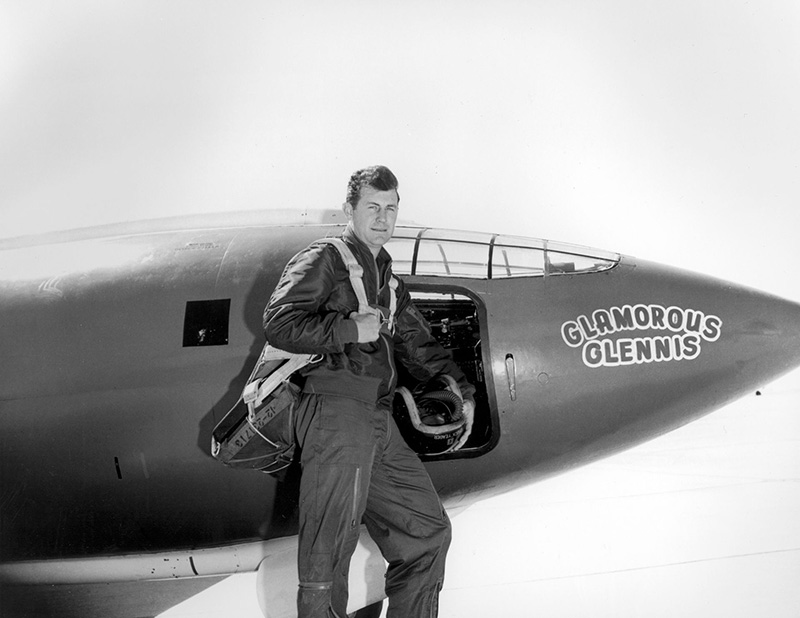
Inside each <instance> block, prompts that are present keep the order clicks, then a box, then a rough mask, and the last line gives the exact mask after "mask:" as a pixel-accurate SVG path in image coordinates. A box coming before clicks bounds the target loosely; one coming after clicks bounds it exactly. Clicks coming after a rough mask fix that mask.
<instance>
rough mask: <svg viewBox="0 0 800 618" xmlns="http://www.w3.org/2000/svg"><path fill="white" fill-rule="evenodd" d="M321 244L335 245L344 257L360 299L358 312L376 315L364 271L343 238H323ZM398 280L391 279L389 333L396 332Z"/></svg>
mask: <svg viewBox="0 0 800 618" xmlns="http://www.w3.org/2000/svg"><path fill="white" fill-rule="evenodd" d="M319 242H324V243H327V244H329V245H333V246H334V247H336V249H338V251H339V255H340V256H342V261H343V262H344V265H345V266H347V271H348V272H349V273H350V284H351V285H352V286H353V291H355V293H356V298H358V312H359V313H375V310H374V309H372V307H370V305H369V301H368V300H367V292H366V290H365V289H364V279H363V278H364V269H363V268H362V266H361V264H359V263H358V260H356V256H354V255H353V252H352V251H351V250H350V247H348V246H347V243H346V242H345V241H344V240H342V239H341V238H322V239H320V241H319ZM397 286H398V281H397V278H396V277H395V276H394V275H392V276H391V277H390V279H389V331H390V332H393V331H394V318H395V313H396V312H397Z"/></svg>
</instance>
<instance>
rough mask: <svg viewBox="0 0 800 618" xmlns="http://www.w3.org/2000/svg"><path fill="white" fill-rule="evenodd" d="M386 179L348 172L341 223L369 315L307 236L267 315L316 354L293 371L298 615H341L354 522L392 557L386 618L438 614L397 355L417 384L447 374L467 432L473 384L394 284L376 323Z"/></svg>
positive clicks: (443, 542) (327, 252) (430, 503)
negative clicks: (297, 379)
mask: <svg viewBox="0 0 800 618" xmlns="http://www.w3.org/2000/svg"><path fill="white" fill-rule="evenodd" d="M397 186H398V185H397V179H396V178H395V176H394V174H392V172H391V171H390V170H389V169H388V168H386V167H383V166H375V167H370V168H365V169H363V170H359V171H357V172H355V173H354V174H353V175H352V177H351V178H350V182H349V184H348V195H347V201H346V202H345V203H344V205H343V209H344V212H345V215H346V216H347V218H348V225H347V228H346V229H345V231H344V233H343V235H342V238H343V239H344V241H345V242H346V243H347V244H348V246H349V247H350V249H351V250H352V252H353V254H354V255H355V257H356V260H357V261H358V262H359V264H360V265H361V266H362V267H363V268H364V275H363V282H364V286H365V290H366V293H367V298H368V300H369V302H370V303H371V304H373V307H372V308H371V309H370V310H369V311H367V312H364V313H358V311H357V309H358V300H357V297H356V294H355V292H354V291H353V287H352V285H351V283H350V279H349V273H348V270H347V268H346V266H345V264H344V263H343V261H342V259H341V257H340V256H339V254H338V252H337V249H336V248H335V247H333V246H331V245H330V244H326V243H312V244H311V245H310V246H309V247H308V248H307V249H305V250H303V251H301V252H300V253H298V254H297V255H296V256H295V257H294V258H292V260H291V261H290V262H289V263H288V264H287V266H286V269H285V271H284V273H283V275H282V277H281V279H280V281H279V283H278V285H277V287H276V288H275V291H274V292H273V294H272V297H271V299H270V301H269V304H268V305H267V308H266V310H265V312H264V330H265V333H266V335H267V340H268V341H269V342H270V343H271V344H272V345H273V346H275V347H277V348H281V349H283V350H286V351H288V352H295V353H315V354H323V355H324V358H323V360H322V361H320V362H319V363H316V364H313V365H310V366H309V367H307V368H306V369H305V370H304V371H303V372H302V373H303V375H304V377H305V382H304V388H303V393H304V394H303V398H302V400H301V403H300V406H299V409H298V415H297V424H296V432H297V439H298V444H299V445H300V448H301V456H300V460H301V461H300V462H301V466H302V477H301V481H300V531H299V543H300V546H299V555H298V572H299V578H300V587H299V590H298V595H297V607H298V616H299V618H322V617H326V618H330V617H338V618H344V617H345V616H346V606H347V575H348V570H349V566H350V557H351V556H352V553H353V551H354V550H355V547H356V544H357V541H358V535H359V525H360V523H361V521H362V518H363V520H364V521H365V523H366V525H367V529H368V531H369V533H370V535H371V536H372V538H373V539H374V540H375V542H376V544H377V545H378V547H380V549H381V552H382V553H383V556H384V558H385V559H386V560H387V562H388V563H389V568H388V570H387V573H386V594H387V596H388V598H389V608H388V616H390V617H393V618H414V617H415V616H420V617H422V616H424V617H425V618H428V617H431V616H433V617H435V616H436V615H437V613H438V598H439V590H440V589H441V586H442V581H443V578H444V565H445V557H446V554H447V549H448V547H449V545H450V522H449V520H448V518H447V514H446V513H445V511H444V509H443V507H442V505H441V502H440V501H439V498H438V496H437V494H436V491H435V489H434V488H433V485H432V484H431V481H430V478H429V477H428V474H427V472H426V470H425V468H424V467H423V466H422V464H421V462H420V460H419V458H418V457H417V455H416V454H415V453H414V452H413V451H412V450H411V449H410V448H409V447H408V446H407V445H406V444H405V442H404V441H403V438H402V437H401V435H400V433H399V431H398V429H397V426H396V425H395V423H394V419H393V418H392V412H391V410H392V400H393V397H394V389H395V386H396V380H397V370H396V362H398V361H399V362H400V363H402V364H403V366H404V367H405V368H406V369H407V370H408V372H409V373H410V374H411V375H412V376H413V377H414V378H416V379H418V380H423V381H424V380H427V379H431V378H432V377H434V376H437V375H441V374H449V375H451V376H452V377H454V378H455V379H456V380H457V381H458V383H459V386H460V387H461V390H462V395H463V396H464V399H465V406H464V408H465V416H466V417H467V419H468V425H469V426H471V419H472V414H473V410H474V403H473V402H472V396H473V394H474V388H473V387H472V386H471V385H470V384H469V383H468V382H467V381H466V378H465V377H464V374H463V373H462V372H461V370H460V369H459V368H458V367H457V365H455V363H454V362H453V361H452V359H451V357H450V356H449V354H448V353H447V351H446V350H444V349H443V348H442V347H441V346H440V345H439V344H438V343H437V342H436V340H435V339H434V338H433V337H432V336H431V333H430V329H429V327H428V325H427V324H426V323H425V320H424V318H423V317H422V316H421V315H420V313H419V312H418V311H417V310H416V309H415V308H414V307H413V305H412V304H411V299H410V296H409V294H408V291H407V290H406V288H405V286H404V285H403V283H402V281H400V282H399V284H398V287H397V290H396V313H395V320H394V325H393V330H390V328H391V327H390V325H389V324H388V323H387V320H386V317H387V315H388V313H389V307H390V304H391V303H390V298H391V290H390V287H391V286H390V280H391V279H392V274H391V258H390V257H389V254H388V253H387V252H386V250H385V249H384V248H383V245H384V244H385V243H386V242H387V241H388V240H389V239H390V238H391V237H392V234H393V232H394V226H395V221H396V218H397V210H398V204H399V200H400V198H399V195H398V191H397ZM464 441H465V438H462V440H461V442H460V444H459V445H462V444H463V443H464Z"/></svg>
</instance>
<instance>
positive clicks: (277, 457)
mask: <svg viewBox="0 0 800 618" xmlns="http://www.w3.org/2000/svg"><path fill="white" fill-rule="evenodd" d="M319 242H325V243H329V244H332V245H333V246H334V247H336V248H337V250H338V251H339V255H340V256H341V258H342V261H343V262H344V264H345V266H347V270H348V273H349V275H350V283H351V285H352V286H353V290H354V292H355V294H356V297H357V298H358V311H359V313H365V312H373V313H374V312H375V311H376V310H375V309H372V308H371V307H370V306H369V303H368V302H367V294H366V291H365V289H364V281H363V279H362V278H363V275H364V269H363V268H362V267H361V265H360V264H359V263H358V261H357V260H356V258H355V256H354V255H353V253H352V252H351V251H350V248H349V247H348V246H347V245H346V244H345V242H344V241H343V240H342V239H341V238H324V239H321V240H320V241H319ZM389 285H390V292H391V295H390V306H389V318H388V322H389V329H390V331H391V330H392V329H393V328H394V314H395V311H396V309H397V294H396V290H397V285H398V284H397V280H396V279H395V277H394V276H392V278H391V279H390V281H389ZM321 359H322V356H321V355H319V354H291V353H289V352H285V351H283V350H279V349H278V348H276V347H274V346H271V345H270V344H269V343H267V344H266V345H265V346H264V349H263V350H262V352H261V354H260V355H259V357H258V361H257V362H256V365H255V367H254V368H253V371H252V373H251V374H250V377H249V378H248V380H247V383H246V384H245V387H244V390H243V391H242V395H241V396H240V397H239V400H238V401H237V402H236V404H235V405H234V406H233V408H231V410H230V411H229V412H228V413H227V414H226V415H225V416H224V417H223V418H222V420H221V421H220V422H219V423H218V424H217V425H216V427H214V430H213V432H212V436H211V454H212V455H213V456H214V458H216V459H217V460H218V461H220V462H222V463H224V464H225V465H228V466H231V467H233V468H246V469H252V470H261V471H263V472H267V473H269V474H273V473H276V472H279V471H280V470H283V469H284V468H286V467H287V466H289V464H291V463H292V461H293V459H294V454H295V450H296V441H295V434H294V421H295V412H296V409H297V405H298V404H299V402H300V387H299V386H298V385H297V384H296V383H295V382H293V381H292V376H293V375H294V374H295V373H296V372H297V371H298V370H299V369H302V368H303V367H305V366H306V365H308V364H309V363H312V362H316V361H318V360H321Z"/></svg>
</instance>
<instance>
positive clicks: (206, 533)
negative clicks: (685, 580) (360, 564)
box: [0, 225, 800, 564]
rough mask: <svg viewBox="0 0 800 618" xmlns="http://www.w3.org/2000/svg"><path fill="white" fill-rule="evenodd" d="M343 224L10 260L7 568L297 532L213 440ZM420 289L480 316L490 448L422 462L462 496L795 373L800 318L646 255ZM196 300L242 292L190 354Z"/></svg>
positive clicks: (4, 371)
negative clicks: (268, 324)
mask: <svg viewBox="0 0 800 618" xmlns="http://www.w3.org/2000/svg"><path fill="white" fill-rule="evenodd" d="M340 231H341V229H340V228H337V227H333V228H332V227H329V226H315V225H304V226H244V227H236V226H231V227H221V228H217V229H183V230H171V231H163V232H158V231H152V232H146V233H145V232H140V233H131V234H117V235H114V236H109V237H105V238H95V239H92V238H85V239H83V240H79V241H75V242H58V243H51V244H47V245H36V244H30V245H25V244H24V243H23V244H21V245H18V246H13V245H7V246H6V248H4V249H2V251H1V252H0V253H2V252H5V262H4V263H5V270H3V271H2V279H0V341H2V350H3V353H2V355H0V464H1V465H2V468H0V474H1V475H2V476H1V477H0V479H1V480H2V482H1V483H0V562H2V563H5V564H10V563H15V562H17V561H40V560H53V559H67V558H87V557H92V556H98V555H118V554H141V553H147V552H164V551H169V550H173V549H179V548H202V547H213V546H221V545H226V544H233V543H240V542H245V541H248V540H253V539H269V538H275V537H280V536H286V535H289V534H293V533H294V529H295V528H294V526H295V521H294V517H293V514H294V506H295V505H294V495H293V491H294V489H295V488H294V481H293V480H292V479H291V478H288V479H285V480H283V481H281V482H279V481H278V480H276V479H275V478H274V477H272V476H269V475H265V474H262V473H259V472H255V471H242V470H234V469H230V468H226V467H224V466H222V465H220V464H219V463H218V462H217V461H215V460H214V459H213V458H212V457H211V455H210V453H209V450H210V448H209V447H210V433H211V429H212V428H213V426H214V425H215V424H216V422H217V421H219V419H220V418H221V416H222V415H224V414H225V412H227V410H228V409H229V408H230V407H231V406H232V405H233V404H234V403H235V401H236V400H237V398H238V396H239V394H240V392H241V388H242V386H243V384H244V381H245V379H246V378H247V375H248V374H249V371H250V369H251V367H252V364H253V362H254V360H255V357H256V356H257V354H258V353H259V351H260V349H261V347H262V345H263V341H264V339H263V333H262V327H261V319H262V312H263V309H264V306H265V304H266V302H267V300H268V299H269V296H270V294H271V292H272V290H273V288H274V286H275V284H276V283H277V280H278V277H279V276H280V274H281V271H282V269H283V267H284V265H285V264H286V262H287V261H288V259H289V258H290V257H291V256H292V255H293V254H295V253H296V252H297V251H299V250H300V249H302V248H303V247H305V246H306V245H307V244H309V243H310V242H311V241H313V240H314V239H316V238H320V237H322V236H325V235H333V234H337V233H339V232H340ZM405 280H406V282H407V284H408V286H409V288H410V289H412V290H414V291H422V292H424V291H431V290H442V289H444V290H447V291H452V292H457V293H459V294H461V295H463V296H466V297H468V298H470V299H472V300H473V302H474V303H475V306H476V307H477V310H478V313H479V314H480V341H481V356H482V364H483V371H484V378H485V386H486V396H487V401H486V403H485V404H484V405H485V407H487V409H486V410H484V411H483V413H484V414H486V415H488V416H487V418H489V419H490V422H491V438H490V439H489V440H488V441H487V442H486V444H484V445H483V446H482V448H480V449H472V451H470V450H469V449H468V450H466V451H464V452H463V453H461V454H454V455H448V456H446V457H444V458H441V459H439V460H436V461H429V462H427V464H426V465H427V466H428V469H429V472H430V474H431V476H432V479H433V481H434V483H435V485H436V487H437V489H438V490H439V492H440V494H441V496H442V497H443V499H444V501H445V503H446V504H448V503H450V504H456V503H461V504H465V503H469V502H470V501H472V500H475V499H478V498H481V497H485V496H488V495H491V494H492V493H498V492H501V491H506V490H509V489H512V488H514V487H519V486H521V485H523V484H527V483H530V482H533V481H535V480H537V479H539V478H543V477H545V476H547V475H551V474H554V473H557V472H560V471H563V470H565V469H568V468H570V467H574V466H577V465H580V464H582V463H586V462H588V461H591V460H593V459H596V458H599V457H602V456H605V455H607V454H610V453H612V452H615V451H618V450H621V449H624V448H627V447H630V446H632V445H635V444H638V443H640V442H642V441H644V440H647V439H649V438H651V437H654V436H656V435H658V434H661V433H663V432H665V431H668V430H670V429H673V428H675V427H678V426H680V425H682V424H685V423H687V422H689V421H691V420H693V419H694V418H697V417H698V416H700V415H702V414H705V413H707V412H709V411H712V410H714V409H716V408H718V407H720V406H722V405H723V404H725V403H727V402H728V401H731V400H732V399H735V398H736V397H738V396H741V395H742V394H744V393H746V392H751V391H752V390H754V389H755V388H757V387H759V386H761V385H762V384H764V383H765V382H767V381H769V380H771V379H773V378H775V377H777V376H779V375H781V374H783V373H785V372H787V371H789V370H790V369H792V368H793V367H795V366H796V365H797V364H798V363H799V362H800V306H798V305H796V304H794V303H791V302H788V301H784V300H781V299H779V298H776V297H774V296H771V295H767V294H763V293H760V292H756V291H753V290H750V289H747V288H742V287H739V286H736V285H733V284H730V283H726V282H722V281H719V280H716V279H712V278H709V277H704V276H700V275H696V274H693V273H689V272H685V271H678V270H675V269H671V268H667V267H664V266H661V265H657V264H653V263H648V262H644V261H639V260H634V259H632V258H627V257H622V258H621V259H620V261H619V264H617V265H616V266H615V267H614V268H611V269H609V270H607V271H605V272H598V273H586V274H575V275H569V274H565V275H560V276H545V277H519V278H506V279H486V278H484V279H476V278H459V277H457V276H454V277H432V276H409V277H405ZM197 301H203V302H205V301H229V303H228V305H227V306H228V310H229V313H228V316H227V333H224V334H222V335H220V333H209V336H216V337H220V336H221V337H222V341H218V342H217V344H216V345H186V341H185V336H186V332H185V331H186V319H187V303H191V302H197ZM223 305H224V302H223ZM662 310H663V311H662ZM195 334H196V333H195ZM203 336H205V333H202V334H201V335H200V337H201V338H202V337H203ZM653 339H658V340H659V342H660V343H658V344H656V343H654V342H653V341H652V340H653ZM667 339H669V341H667ZM621 340H622V342H620V341H621ZM656 345H660V346H661V349H660V350H656V348H655V346H656ZM637 346H638V347H637ZM656 352H658V353H656Z"/></svg>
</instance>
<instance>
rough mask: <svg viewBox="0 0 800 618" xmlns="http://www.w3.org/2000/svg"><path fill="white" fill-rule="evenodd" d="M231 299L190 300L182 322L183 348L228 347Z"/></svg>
mask: <svg viewBox="0 0 800 618" xmlns="http://www.w3.org/2000/svg"><path fill="white" fill-rule="evenodd" d="M230 311H231V299H230V298H223V299H219V300H190V301H188V302H187V303H186V315H185V317H184V321H183V347H185V348H186V347H197V346H207V345H228V318H229V316H230Z"/></svg>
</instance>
